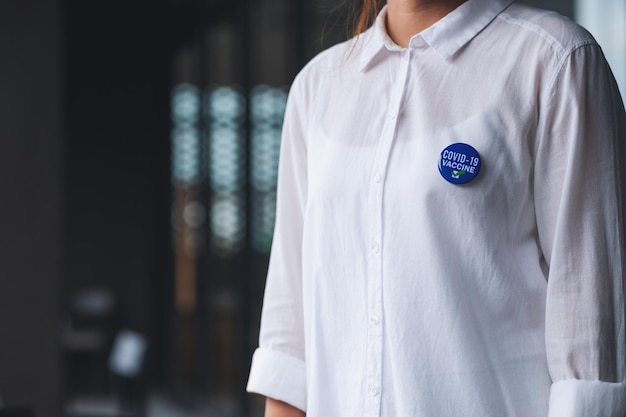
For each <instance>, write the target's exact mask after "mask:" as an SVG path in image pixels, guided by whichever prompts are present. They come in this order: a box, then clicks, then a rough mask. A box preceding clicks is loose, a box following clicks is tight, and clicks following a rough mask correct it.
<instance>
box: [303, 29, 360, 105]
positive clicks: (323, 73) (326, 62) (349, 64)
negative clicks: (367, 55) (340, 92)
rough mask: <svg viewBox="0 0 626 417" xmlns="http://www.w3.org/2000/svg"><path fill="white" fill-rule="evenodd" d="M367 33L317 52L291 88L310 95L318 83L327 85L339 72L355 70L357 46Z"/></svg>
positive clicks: (338, 75)
mask: <svg viewBox="0 0 626 417" xmlns="http://www.w3.org/2000/svg"><path fill="white" fill-rule="evenodd" d="M369 35H370V34H369V31H366V32H364V33H363V34H362V35H359V36H358V37H355V38H352V39H348V40H346V41H343V42H340V43H338V44H335V45H333V46H331V47H329V48H327V49H325V50H323V51H321V52H319V53H318V54H317V55H315V56H314V57H313V58H312V59H311V60H310V61H309V62H308V63H307V64H306V65H305V66H304V67H303V68H302V69H301V70H300V71H299V72H298V74H297V75H296V77H295V79H294V81H293V83H292V86H291V90H292V91H294V90H296V91H298V94H299V95H303V96H310V95H311V94H314V92H315V90H317V89H318V88H319V86H320V85H326V86H327V87H328V86H329V81H330V80H333V79H334V80H339V79H340V76H341V74H346V73H350V72H351V71H355V70H357V68H358V59H357V57H358V55H359V48H360V47H361V44H362V43H363V42H364V41H365V40H366V38H367V36H369Z"/></svg>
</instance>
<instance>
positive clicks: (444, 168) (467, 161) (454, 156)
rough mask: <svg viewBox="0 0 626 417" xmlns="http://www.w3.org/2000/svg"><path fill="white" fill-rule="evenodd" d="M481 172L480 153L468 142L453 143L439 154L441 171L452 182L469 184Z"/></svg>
mask: <svg viewBox="0 0 626 417" xmlns="http://www.w3.org/2000/svg"><path fill="white" fill-rule="evenodd" d="M479 172H480V155H479V154H478V151H477V150H476V149H474V148H473V147H471V146H470V145H468V144H467V143H460V142H459V143H453V144H452V145H450V146H448V147H447V148H445V149H444V150H443V151H441V154H439V173H440V174H441V176H442V177H443V178H444V179H445V180H446V181H448V182H450V183H452V184H467V183H468V182H470V181H472V180H473V179H474V178H476V176H478V173H479Z"/></svg>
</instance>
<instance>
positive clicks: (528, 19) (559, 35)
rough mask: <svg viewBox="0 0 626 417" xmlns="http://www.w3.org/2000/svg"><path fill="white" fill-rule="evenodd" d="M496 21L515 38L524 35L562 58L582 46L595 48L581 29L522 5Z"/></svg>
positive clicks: (565, 18)
mask: <svg viewBox="0 0 626 417" xmlns="http://www.w3.org/2000/svg"><path fill="white" fill-rule="evenodd" d="M498 18H499V19H500V20H501V21H503V22H505V23H508V24H510V25H514V26H515V30H516V31H517V32H518V34H526V35H528V36H529V38H532V39H533V40H535V41H536V43H537V46H538V47H548V48H551V49H552V50H553V51H554V52H555V53H556V54H557V55H560V56H565V55H567V54H569V53H570V52H571V51H573V50H575V49H577V48H579V47H581V46H583V45H590V44H591V45H596V46H597V42H596V41H595V39H594V38H593V36H592V35H591V34H590V33H589V32H588V31H587V30H586V29H585V28H583V27H582V26H580V25H578V24H577V23H575V22H573V21H572V20H570V19H569V18H567V17H565V16H562V15H560V14H558V13H556V12H553V11H548V10H542V9H538V8H535V7H531V6H528V5H524V4H521V3H513V4H512V5H511V6H509V7H508V8H507V9H506V10H504V11H503V12H502V13H501V14H500V15H499V16H498Z"/></svg>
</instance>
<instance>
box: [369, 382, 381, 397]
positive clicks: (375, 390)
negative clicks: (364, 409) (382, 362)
mask: <svg viewBox="0 0 626 417" xmlns="http://www.w3.org/2000/svg"><path fill="white" fill-rule="evenodd" d="M379 393H380V390H379V389H378V387H377V386H375V385H370V395H371V396H372V397H375V396H377V395H378V394H379Z"/></svg>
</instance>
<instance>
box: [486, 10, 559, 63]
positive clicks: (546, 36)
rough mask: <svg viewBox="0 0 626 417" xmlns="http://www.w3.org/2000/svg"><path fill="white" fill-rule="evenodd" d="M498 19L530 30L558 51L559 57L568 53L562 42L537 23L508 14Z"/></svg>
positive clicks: (504, 13) (500, 15) (502, 14)
mask: <svg viewBox="0 0 626 417" xmlns="http://www.w3.org/2000/svg"><path fill="white" fill-rule="evenodd" d="M498 18H499V19H502V20H504V21H505V22H507V23H510V24H513V25H517V26H520V27H523V28H524V29H528V30H530V31H531V32H534V33H536V34H537V35H539V36H540V37H541V38H542V39H543V40H545V41H546V42H548V43H549V44H550V45H551V46H552V47H553V48H554V49H555V50H556V52H557V54H558V55H559V57H561V56H563V54H565V53H566V50H565V48H563V45H562V44H561V42H559V40H558V39H557V38H555V37H554V36H552V35H551V34H549V33H548V32H546V30H545V29H543V28H542V27H541V26H539V25H537V24H535V23H531V22H529V21H528V20H522V19H517V18H515V17H513V16H511V15H510V14H508V13H506V12H502V13H500V14H499V15H498Z"/></svg>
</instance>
